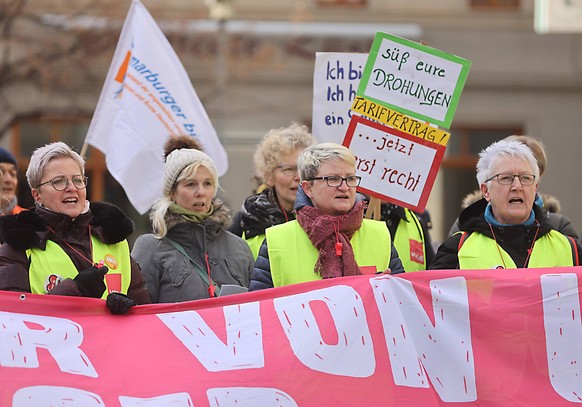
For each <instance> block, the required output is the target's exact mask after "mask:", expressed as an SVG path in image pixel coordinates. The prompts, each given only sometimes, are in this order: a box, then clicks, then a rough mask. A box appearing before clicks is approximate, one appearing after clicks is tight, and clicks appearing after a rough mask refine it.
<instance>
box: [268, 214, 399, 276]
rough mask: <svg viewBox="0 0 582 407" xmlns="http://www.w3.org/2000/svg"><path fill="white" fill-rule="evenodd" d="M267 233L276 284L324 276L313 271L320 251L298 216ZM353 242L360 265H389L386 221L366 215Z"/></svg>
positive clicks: (388, 241)
mask: <svg viewBox="0 0 582 407" xmlns="http://www.w3.org/2000/svg"><path fill="white" fill-rule="evenodd" d="M266 236H267V246H268V250H269V263H270V266H271V277H272V278H273V285H274V286H275V287H281V286H285V285H289V284H296V283H301V282H305V281H314V280H321V276H320V275H319V274H318V273H315V272H314V271H313V268H314V266H315V263H316V262H317V257H318V255H319V253H318V251H317V249H316V248H315V246H313V244H312V243H311V242H310V240H309V237H308V236H307V234H306V233H305V231H304V230H303V229H302V228H301V226H300V225H299V223H298V222H297V221H296V220H294V221H290V222H286V223H282V224H280V225H277V226H273V227H270V228H268V229H267V230H266ZM350 243H351V244H352V247H353V249H354V257H355V259H356V263H357V264H358V265H359V266H360V268H362V267H370V266H372V267H375V269H376V271H377V272H382V271H384V270H386V269H387V268H388V266H389V265H390V252H391V238H390V232H389V231H388V229H387V228H386V224H385V223H384V222H380V221H375V220H370V219H364V220H363V222H362V226H361V227H360V229H358V230H357V231H356V233H354V235H353V236H352V239H351V240H350Z"/></svg>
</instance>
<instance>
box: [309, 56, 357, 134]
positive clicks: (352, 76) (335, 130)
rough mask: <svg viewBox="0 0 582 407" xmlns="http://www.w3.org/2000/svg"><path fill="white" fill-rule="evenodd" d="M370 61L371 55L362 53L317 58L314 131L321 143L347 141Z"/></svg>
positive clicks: (314, 75)
mask: <svg viewBox="0 0 582 407" xmlns="http://www.w3.org/2000/svg"><path fill="white" fill-rule="evenodd" d="M367 59H368V54H360V53H348V52H317V53H316V54H315V68H314V71H313V116H312V126H311V127H312V128H311V131H312V134H313V135H314V136H315V138H316V139H317V140H318V141H319V142H333V143H338V144H341V142H342V141H343V139H344V136H345V134H346V130H347V128H348V124H349V122H350V118H351V115H352V114H351V111H350V107H351V105H352V101H353V100H354V98H355V96H356V91H357V89H358V84H359V83H360V78H361V77H362V71H363V68H364V66H365V65H366V60H367Z"/></svg>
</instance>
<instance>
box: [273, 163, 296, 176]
mask: <svg viewBox="0 0 582 407" xmlns="http://www.w3.org/2000/svg"><path fill="white" fill-rule="evenodd" d="M277 168H279V169H281V172H282V173H283V174H285V175H287V176H288V177H290V176H292V175H295V174H297V167H285V166H283V165H278V166H277Z"/></svg>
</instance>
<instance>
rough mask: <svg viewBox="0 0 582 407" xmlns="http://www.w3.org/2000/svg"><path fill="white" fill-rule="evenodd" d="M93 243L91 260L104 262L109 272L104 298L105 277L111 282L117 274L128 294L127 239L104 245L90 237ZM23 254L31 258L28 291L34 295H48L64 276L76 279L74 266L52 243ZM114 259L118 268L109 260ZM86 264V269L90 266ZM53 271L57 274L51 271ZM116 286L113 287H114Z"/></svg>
mask: <svg viewBox="0 0 582 407" xmlns="http://www.w3.org/2000/svg"><path fill="white" fill-rule="evenodd" d="M91 242H92V244H93V262H94V263H99V262H100V261H102V260H103V261H105V264H106V265H108V267H109V271H108V272H107V274H106V275H105V285H106V286H107V289H106V290H105V292H104V293H103V297H102V298H103V299H105V298H107V294H108V293H109V290H110V287H109V285H111V284H108V280H109V281H110V282H111V281H113V280H114V279H115V278H116V276H115V275H120V276H121V290H120V291H121V292H122V293H124V294H127V289H128V288H129V283H130V282H131V260H130V257H129V245H128V243H127V241H126V240H124V241H122V242H119V243H116V244H111V245H106V244H104V243H102V242H101V241H100V240H99V239H97V238H95V237H93V236H91ZM26 255H27V257H28V259H29V261H30V267H29V271H28V274H29V279H30V290H31V292H32V293H34V294H47V293H48V292H49V291H50V288H52V287H51V285H52V284H58V282H60V281H61V280H64V279H66V278H75V277H76V276H77V274H78V271H77V269H76V268H75V265H74V264H73V262H72V260H71V259H70V258H69V256H68V255H67V253H66V252H65V251H64V250H63V249H62V248H61V247H60V246H59V245H58V244H56V243H55V242H53V241H51V240H48V241H47V244H46V250H41V249H38V248H32V249H28V250H27V251H26ZM112 258H113V259H115V260H116V261H117V268H115V269H114V268H113V266H111V267H110V266H109V265H112V264H113V263H112V262H111V261H110V259H112ZM89 267H90V266H89V264H87V268H89ZM53 271H56V272H57V273H58V274H56V273H53ZM113 288H115V287H112V288H111V289H113Z"/></svg>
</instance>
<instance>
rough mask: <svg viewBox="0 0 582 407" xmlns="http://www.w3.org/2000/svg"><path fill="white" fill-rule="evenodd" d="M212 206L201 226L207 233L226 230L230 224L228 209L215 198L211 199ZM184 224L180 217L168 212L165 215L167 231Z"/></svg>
mask: <svg viewBox="0 0 582 407" xmlns="http://www.w3.org/2000/svg"><path fill="white" fill-rule="evenodd" d="M212 205H213V207H214V210H213V211H212V214H211V215H210V216H209V217H208V218H206V219H204V221H203V222H202V225H203V226H204V227H205V228H206V229H207V230H209V231H217V230H219V229H220V230H222V229H227V228H228V227H229V226H230V224H231V222H232V217H231V212H230V209H229V208H228V207H227V206H226V205H225V204H224V202H223V201H222V200H221V199H220V198H218V197H216V196H215V197H214V198H212ZM186 222H187V221H186V220H185V219H184V218H182V217H181V216H180V215H176V214H174V213H172V212H170V211H168V212H167V214H166V226H167V227H168V229H171V228H172V227H174V226H176V225H178V224H180V223H186Z"/></svg>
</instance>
